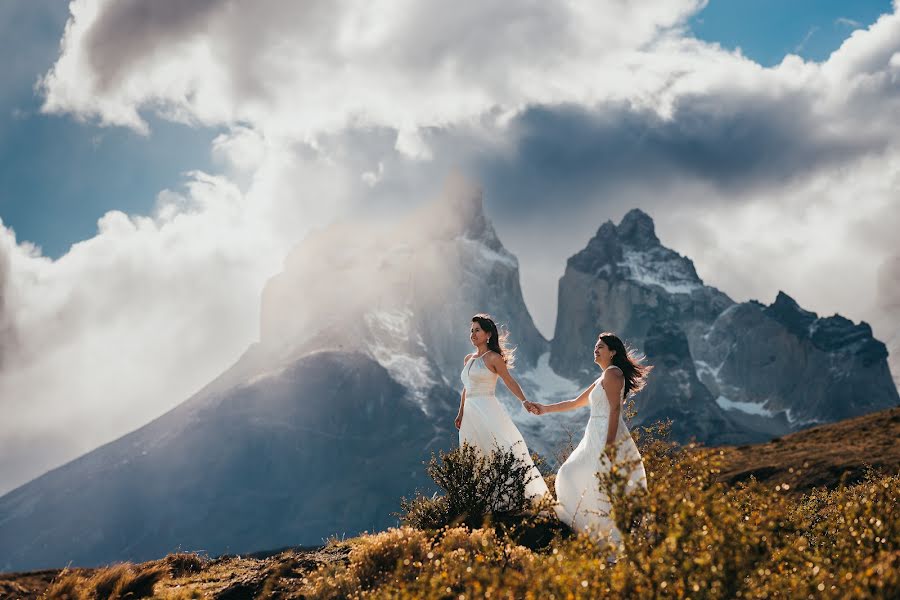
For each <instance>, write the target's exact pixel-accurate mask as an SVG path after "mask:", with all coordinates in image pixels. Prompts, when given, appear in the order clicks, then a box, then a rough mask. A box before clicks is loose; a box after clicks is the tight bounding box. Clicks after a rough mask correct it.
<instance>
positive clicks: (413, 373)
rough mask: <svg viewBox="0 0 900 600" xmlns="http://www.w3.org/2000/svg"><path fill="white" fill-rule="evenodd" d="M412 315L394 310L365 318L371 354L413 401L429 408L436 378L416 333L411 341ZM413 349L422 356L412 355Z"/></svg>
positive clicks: (371, 312) (401, 309) (408, 312)
mask: <svg viewBox="0 0 900 600" xmlns="http://www.w3.org/2000/svg"><path fill="white" fill-rule="evenodd" d="M412 318H413V312H412V310H411V309H409V308H399V309H395V310H373V311H370V312H368V313H366V315H365V323H366V326H367V327H368V328H369V331H370V332H371V334H372V335H371V341H372V344H371V345H370V346H369V351H370V353H371V355H372V358H374V359H375V360H376V361H377V362H378V364H380V365H381V366H382V367H384V368H385V369H386V370H387V372H388V373H390V375H391V377H393V378H394V380H396V381H397V382H398V383H400V384H401V385H403V386H404V387H406V388H407V389H408V390H409V392H410V395H411V396H412V398H413V399H414V400H415V401H416V402H417V403H418V404H419V406H421V407H422V410H423V411H424V412H425V413H428V409H427V403H426V400H427V393H428V390H429V389H431V388H432V387H433V386H434V385H436V381H435V377H434V374H433V372H432V368H431V366H430V365H429V364H428V360H427V359H426V358H425V355H424V351H425V344H424V343H423V341H422V338H421V336H420V335H419V334H418V333H416V334H415V337H414V338H413V339H411V335H410V333H411V332H410V330H409V324H410V323H411V322H412ZM411 346H415V347H418V348H419V349H421V350H422V352H423V355H419V356H414V355H412V354H410V353H409V351H408V350H409V349H410V347H411Z"/></svg>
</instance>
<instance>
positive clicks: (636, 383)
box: [599, 331, 653, 398]
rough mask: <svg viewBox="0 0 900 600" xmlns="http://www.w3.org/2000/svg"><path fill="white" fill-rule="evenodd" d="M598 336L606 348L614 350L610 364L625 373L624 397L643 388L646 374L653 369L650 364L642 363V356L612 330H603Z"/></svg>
mask: <svg viewBox="0 0 900 600" xmlns="http://www.w3.org/2000/svg"><path fill="white" fill-rule="evenodd" d="M599 337H600V339H601V340H603V343H604V344H606V347H607V348H609V349H610V350H615V351H616V353H615V354H614V355H613V359H612V364H614V365H616V366H617V367H619V368H620V369H622V373H623V374H624V375H625V397H626V398H627V397H628V395H629V394H636V393H638V392H639V391H641V390H642V389H644V386H645V385H647V375H649V374H650V371H652V370H653V367H652V366H651V365H645V364H642V363H643V360H644V356H643V355H641V354H639V353H638V352H637V351H636V350H634V348H629V347H626V346H625V344H624V343H622V340H620V339H619V336H617V335H616V334H614V333H612V332H609V331H604V332H603V333H601V334H600V336H599Z"/></svg>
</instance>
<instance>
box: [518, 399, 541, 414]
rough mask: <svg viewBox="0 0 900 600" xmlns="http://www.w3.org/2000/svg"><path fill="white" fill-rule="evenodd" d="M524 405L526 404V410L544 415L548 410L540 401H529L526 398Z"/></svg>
mask: <svg viewBox="0 0 900 600" xmlns="http://www.w3.org/2000/svg"><path fill="white" fill-rule="evenodd" d="M522 406H524V407H525V410H527V411H528V412H530V413H531V414H533V415H542V414H544V413H545V412H546V411H545V410H544V405H543V404H541V403H539V402H529V401H528V400H526V401H525V402H523V403H522Z"/></svg>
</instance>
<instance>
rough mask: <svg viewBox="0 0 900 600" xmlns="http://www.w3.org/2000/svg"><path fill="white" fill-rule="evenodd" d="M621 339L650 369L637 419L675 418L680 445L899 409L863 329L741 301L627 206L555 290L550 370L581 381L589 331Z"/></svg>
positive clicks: (882, 356) (781, 305)
mask: <svg viewBox="0 0 900 600" xmlns="http://www.w3.org/2000/svg"><path fill="white" fill-rule="evenodd" d="M603 330H610V331H614V332H617V333H618V334H619V336H620V337H622V338H623V339H624V340H626V341H627V342H629V343H631V344H633V345H634V346H635V347H636V348H638V349H639V350H642V351H644V352H645V353H646V354H647V356H648V359H649V362H651V363H653V364H654V365H655V366H656V367H657V368H656V370H655V371H654V372H653V376H652V377H651V380H650V385H649V386H648V389H647V391H646V392H644V393H642V394H641V395H640V396H639V398H638V405H639V411H638V417H637V419H638V422H645V421H647V420H649V421H653V420H655V419H656V418H657V417H658V416H663V415H667V416H671V417H672V418H673V420H674V423H673V432H674V433H675V435H676V437H677V438H678V439H681V440H687V439H690V438H692V437H693V438H696V439H697V440H699V441H702V442H705V443H740V442H751V441H759V440H762V439H768V438H770V437H772V436H776V435H781V434H783V433H786V432H789V431H793V430H795V429H798V428H801V427H804V426H808V425H810V424H813V423H824V422H831V421H835V420H839V419H844V418H848V417H852V416H856V415H861V414H865V413H868V412H872V411H875V410H879V409H883V408H888V407H892V406H896V405H897V404H898V395H897V388H896V386H895V385H894V383H893V381H892V380H891V374H890V370H889V368H888V364H887V361H886V358H887V356H888V354H887V350H886V348H885V346H884V344H883V343H881V342H879V341H878V340H876V339H874V338H873V336H872V329H871V327H869V325H868V324H866V323H860V324H854V323H853V322H851V321H849V320H848V319H845V318H844V317H841V316H839V315H835V316H833V317H827V318H820V317H819V316H817V315H816V314H815V313H812V312H809V311H806V310H803V309H802V308H801V307H800V306H799V305H798V304H797V303H796V302H795V301H794V300H793V299H791V298H790V297H789V296H788V295H787V294H784V293H783V292H782V293H779V294H778V297H777V298H776V300H775V302H774V303H773V304H772V305H771V306H764V305H762V304H760V303H758V302H755V301H751V302H745V303H740V304H737V303H735V302H734V301H732V300H731V299H730V298H729V297H728V296H726V295H725V294H723V293H722V292H720V291H719V290H717V289H715V288H713V287H710V286H707V285H705V284H704V283H703V281H701V279H700V278H699V277H698V276H697V273H696V271H695V269H694V265H693V263H692V262H691V261H690V259H688V258H686V257H683V256H681V255H679V254H678V253H677V252H674V251H673V250H670V249H668V248H666V247H664V246H663V245H662V244H661V243H660V241H659V239H658V238H657V236H656V233H655V230H654V225H653V220H652V219H651V218H650V217H649V216H648V215H647V214H645V213H644V212H642V211H640V210H637V209H635V210H632V211H631V212H629V213H628V214H626V215H625V217H624V218H623V219H622V222H621V223H620V224H619V225H618V226H615V225H614V224H613V223H612V222H606V223H604V224H603V225H602V226H601V227H600V229H599V230H598V232H597V234H596V235H595V236H594V237H593V238H592V239H591V240H590V241H589V242H588V245H587V247H585V248H584V250H582V251H580V252H579V253H577V254H575V255H574V256H572V257H571V258H570V259H569V261H568V265H567V267H566V272H565V274H564V275H563V277H562V279H561V280H560V284H559V312H558V315H557V322H556V333H555V335H554V338H553V341H552V342H551V349H552V350H551V355H550V365H551V366H552V367H553V369H554V371H556V372H557V373H560V374H562V375H564V376H567V377H570V378H573V379H577V380H579V381H581V382H582V383H586V382H588V381H590V380H592V379H593V378H594V377H596V367H595V366H594V365H593V364H591V356H592V348H593V345H594V343H595V342H596V336H597V334H598V333H600V332H601V331H603Z"/></svg>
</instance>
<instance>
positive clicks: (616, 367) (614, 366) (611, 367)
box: [606, 365, 625, 373]
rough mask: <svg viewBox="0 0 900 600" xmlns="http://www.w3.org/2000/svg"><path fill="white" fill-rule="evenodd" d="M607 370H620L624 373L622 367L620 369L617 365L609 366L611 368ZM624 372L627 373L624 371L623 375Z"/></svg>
mask: <svg viewBox="0 0 900 600" xmlns="http://www.w3.org/2000/svg"><path fill="white" fill-rule="evenodd" d="M606 368H607V369H619V370H620V371H622V367H618V366H616V365H609V366H608V367H606ZM624 372H625V371H622V373H624Z"/></svg>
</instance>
